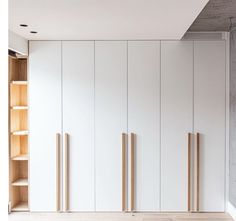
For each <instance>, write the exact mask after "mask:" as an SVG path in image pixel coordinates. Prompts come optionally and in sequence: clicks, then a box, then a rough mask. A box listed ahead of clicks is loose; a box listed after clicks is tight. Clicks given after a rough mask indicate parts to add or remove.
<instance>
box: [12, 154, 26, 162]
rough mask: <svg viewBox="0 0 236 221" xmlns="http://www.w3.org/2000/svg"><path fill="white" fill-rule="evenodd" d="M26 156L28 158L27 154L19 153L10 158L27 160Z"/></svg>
mask: <svg viewBox="0 0 236 221" xmlns="http://www.w3.org/2000/svg"><path fill="white" fill-rule="evenodd" d="M28 158H29V157H28V154H20V155H17V156H15V157H12V158H11V159H12V160H18V161H21V160H28Z"/></svg>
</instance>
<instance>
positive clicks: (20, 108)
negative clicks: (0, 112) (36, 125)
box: [11, 106, 28, 110]
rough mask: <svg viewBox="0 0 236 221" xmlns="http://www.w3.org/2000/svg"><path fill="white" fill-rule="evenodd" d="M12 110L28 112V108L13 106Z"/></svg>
mask: <svg viewBox="0 0 236 221" xmlns="http://www.w3.org/2000/svg"><path fill="white" fill-rule="evenodd" d="M11 109H12V110H28V106H12V107H11Z"/></svg>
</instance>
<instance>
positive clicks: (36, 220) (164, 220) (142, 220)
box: [8, 213, 233, 221]
mask: <svg viewBox="0 0 236 221" xmlns="http://www.w3.org/2000/svg"><path fill="white" fill-rule="evenodd" d="M8 221H233V219H232V218H231V217H230V215H229V214H227V213H155V214H154V213H153V214H151V213H133V214H130V213H11V214H10V215H9V218H8Z"/></svg>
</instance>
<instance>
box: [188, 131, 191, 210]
mask: <svg viewBox="0 0 236 221" xmlns="http://www.w3.org/2000/svg"><path fill="white" fill-rule="evenodd" d="M188 211H189V212H190V211H191V133H188Z"/></svg>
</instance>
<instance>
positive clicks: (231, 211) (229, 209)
mask: <svg viewBox="0 0 236 221" xmlns="http://www.w3.org/2000/svg"><path fill="white" fill-rule="evenodd" d="M227 212H228V213H229V214H230V215H231V216H232V218H233V219H234V220H235V221H236V208H235V207H234V206H233V205H232V204H231V203H230V202H228V207H227Z"/></svg>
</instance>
